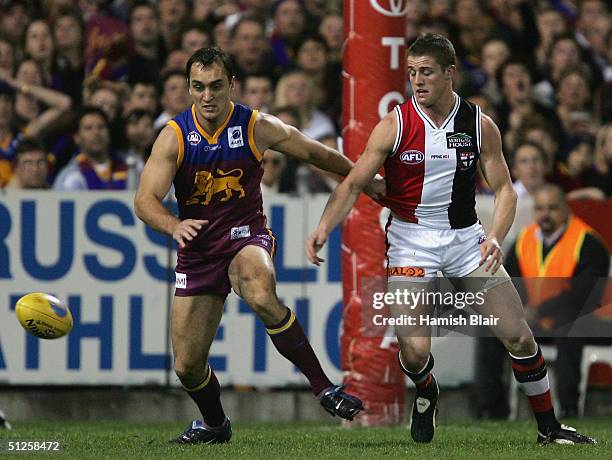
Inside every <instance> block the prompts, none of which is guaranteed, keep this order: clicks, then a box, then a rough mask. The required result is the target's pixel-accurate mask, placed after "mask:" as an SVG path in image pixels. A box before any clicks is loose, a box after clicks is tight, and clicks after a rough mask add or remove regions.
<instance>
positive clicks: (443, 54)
mask: <svg viewBox="0 0 612 460" xmlns="http://www.w3.org/2000/svg"><path fill="white" fill-rule="evenodd" d="M408 55H409V56H431V57H433V58H434V59H435V61H436V62H437V63H438V64H440V67H442V68H443V69H447V68H448V67H450V66H451V65H455V61H456V58H457V54H456V53H455V47H454V46H453V44H452V43H451V41H450V40H449V39H448V38H446V37H444V36H442V35H440V34H436V33H431V32H429V33H426V34H424V35H421V36H420V37H418V38H417V39H416V40H415V41H414V43H413V44H412V45H410V47H409V48H408Z"/></svg>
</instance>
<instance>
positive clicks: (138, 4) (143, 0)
mask: <svg viewBox="0 0 612 460" xmlns="http://www.w3.org/2000/svg"><path fill="white" fill-rule="evenodd" d="M143 7H144V8H149V9H150V10H151V11H153V14H154V15H155V17H156V18H159V13H158V10H157V7H156V6H155V5H154V4H153V3H151V2H149V1H147V0H137V1H135V2H134V3H133V4H132V7H131V8H130V13H129V16H128V24H131V23H132V16H133V14H134V11H136V10H137V9H138V8H143Z"/></svg>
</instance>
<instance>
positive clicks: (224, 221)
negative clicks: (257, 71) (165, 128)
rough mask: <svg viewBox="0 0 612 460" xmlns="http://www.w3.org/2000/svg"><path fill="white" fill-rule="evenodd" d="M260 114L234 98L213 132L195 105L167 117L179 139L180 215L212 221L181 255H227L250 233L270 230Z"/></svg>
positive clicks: (177, 188) (176, 179)
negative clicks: (256, 129)
mask: <svg viewBox="0 0 612 460" xmlns="http://www.w3.org/2000/svg"><path fill="white" fill-rule="evenodd" d="M257 113H258V112H257V111H256V110H251V109H250V108H248V107H245V106H243V105H240V104H234V103H232V104H231V109H230V113H229V115H228V117H227V119H226V120H225V121H224V122H223V124H222V125H221V126H220V127H219V129H217V131H216V132H215V133H213V134H208V133H206V132H205V131H204V129H203V128H202V127H201V126H200V125H199V123H198V121H197V118H196V115H195V107H192V108H191V109H188V110H185V111H184V112H183V113H181V114H180V115H178V116H177V117H176V118H174V119H173V120H171V121H169V122H168V125H169V126H171V127H172V128H173V129H174V130H175V132H176V134H177V137H178V142H179V155H178V160H177V161H178V171H177V173H176V176H175V177H174V189H175V195H176V200H177V203H178V208H179V218H180V219H181V220H184V219H203V220H207V221H208V224H207V225H205V226H204V227H203V228H202V230H200V231H199V232H198V235H197V236H196V237H195V238H194V239H193V240H192V241H186V247H185V248H183V249H179V257H181V254H183V255H188V256H198V257H199V256H217V255H219V256H221V255H227V254H230V253H233V252H235V251H237V250H238V249H239V248H240V247H241V246H242V243H243V242H244V240H245V239H246V238H249V237H251V236H255V235H257V234H259V233H262V232H265V231H268V229H267V227H266V216H265V215H264V213H263V208H262V204H263V203H262V198H261V186H260V183H261V177H262V175H263V167H262V165H261V158H262V153H261V152H259V151H258V150H257V147H256V145H255V136H254V133H253V130H254V126H255V120H256V118H257Z"/></svg>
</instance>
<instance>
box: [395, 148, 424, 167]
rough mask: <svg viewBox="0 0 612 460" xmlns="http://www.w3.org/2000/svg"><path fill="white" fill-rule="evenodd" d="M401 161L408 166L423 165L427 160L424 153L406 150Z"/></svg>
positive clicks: (401, 154)
mask: <svg viewBox="0 0 612 460" xmlns="http://www.w3.org/2000/svg"><path fill="white" fill-rule="evenodd" d="M399 158H400V161H401V162H402V163H406V164H407V165H416V164H419V163H421V162H422V161H423V160H424V159H425V155H424V154H423V152H421V151H419V150H406V151H405V152H402V153H400V157H399Z"/></svg>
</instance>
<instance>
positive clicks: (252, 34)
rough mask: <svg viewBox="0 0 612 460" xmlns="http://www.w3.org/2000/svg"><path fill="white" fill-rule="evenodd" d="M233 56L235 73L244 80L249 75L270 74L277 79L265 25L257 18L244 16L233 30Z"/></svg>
mask: <svg viewBox="0 0 612 460" xmlns="http://www.w3.org/2000/svg"><path fill="white" fill-rule="evenodd" d="M230 38H231V57H232V66H233V69H234V75H236V78H238V79H239V80H241V81H244V79H245V77H246V76H247V75H254V74H258V75H268V76H269V77H270V78H271V79H276V68H275V64H274V61H273V60H272V56H271V54H270V50H269V47H268V44H267V42H266V37H265V30H264V25H263V24H262V23H261V22H259V21H258V20H257V19H254V18H252V17H249V16H243V17H242V18H240V20H239V21H238V22H237V23H236V24H235V25H234V27H233V28H232V31H231V37H230Z"/></svg>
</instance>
